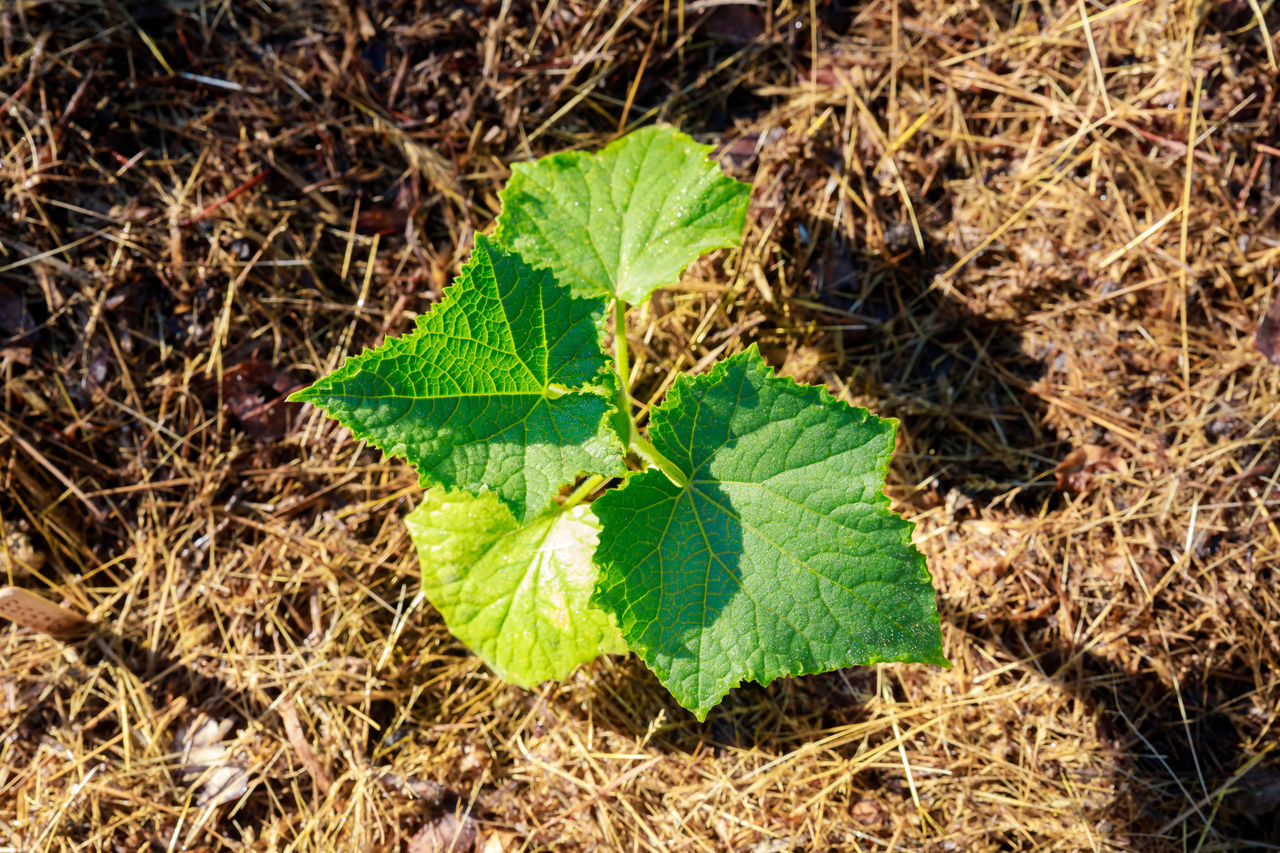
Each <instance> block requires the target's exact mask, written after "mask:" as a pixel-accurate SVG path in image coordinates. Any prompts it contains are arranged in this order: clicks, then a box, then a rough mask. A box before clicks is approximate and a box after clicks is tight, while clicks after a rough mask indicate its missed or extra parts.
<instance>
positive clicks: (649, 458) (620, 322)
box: [574, 299, 689, 495]
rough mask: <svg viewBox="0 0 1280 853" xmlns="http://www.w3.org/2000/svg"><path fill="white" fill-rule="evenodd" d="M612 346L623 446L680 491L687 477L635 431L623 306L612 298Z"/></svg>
mask: <svg viewBox="0 0 1280 853" xmlns="http://www.w3.org/2000/svg"><path fill="white" fill-rule="evenodd" d="M613 344H614V360H615V366H616V367H617V370H618V381H619V382H620V383H621V386H620V387H621V389H622V394H621V397H622V405H624V406H626V412H627V426H628V427H629V428H630V431H631V435H629V436H626V437H625V438H626V440H625V441H624V442H623V443H624V444H625V445H626V446H627V448H628V449H632V448H634V449H635V451H636V452H637V453H639V454H640V456H641V457H642V458H643V459H644V460H645V461H646V462H648V463H649V464H650V465H652V466H653V467H655V468H657V469H658V470H659V471H661V472H662V473H663V474H665V475H666V476H667V479H668V480H670V481H671V482H673V483H675V484H676V485H677V486H680V487H681V488H684V487H685V486H687V485H689V478H688V477H686V476H685V475H684V472H683V471H681V470H680V469H679V468H677V467H676V465H675V463H673V462H672V461H671V460H670V459H668V458H667V457H665V456H663V455H662V454H661V453H659V452H658V448H656V447H654V446H653V443H652V442H651V441H649V439H647V438H645V437H644V436H643V435H641V434H640V430H639V429H637V428H636V422H635V418H634V417H633V416H632V413H631V411H632V408H633V406H632V402H633V401H632V399H631V367H630V365H629V364H627V306H626V303H624V302H623V301H622V300H621V299H615V300H614V302H613ZM574 494H575V495H576V494H577V493H576V492H575V493H574Z"/></svg>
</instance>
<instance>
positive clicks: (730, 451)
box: [593, 347, 948, 719]
mask: <svg viewBox="0 0 1280 853" xmlns="http://www.w3.org/2000/svg"><path fill="white" fill-rule="evenodd" d="M895 429H896V422H895V421H886V420H881V419H879V418H876V417H874V416H872V415H871V414H869V413H868V412H867V411H866V410H865V409H857V408H854V407H852V406H849V405H846V404H844V403H841V402H839V401H837V400H835V399H833V398H832V397H831V395H830V394H828V393H827V392H826V391H825V390H824V389H822V388H816V387H810V386H804V385H798V384H796V383H795V382H793V381H791V380H789V379H782V378H778V377H775V376H774V375H773V371H772V370H771V369H770V368H769V367H768V366H767V365H765V363H764V361H763V359H761V357H760V354H759V353H758V352H757V351H756V350H755V348H754V347H752V348H751V349H750V350H748V351H747V352H745V353H742V354H740V355H737V356H734V357H733V358H731V359H729V360H728V361H725V362H722V363H721V364H719V365H717V366H716V367H715V368H714V369H713V370H712V371H711V372H710V373H709V374H706V375H704V376H700V377H697V378H693V379H690V378H687V377H680V378H679V379H677V380H676V382H675V384H674V385H673V386H672V389H671V393H670V394H669V395H668V397H667V399H666V400H665V401H663V403H662V404H661V405H660V406H658V407H657V408H656V409H654V411H653V413H652V420H651V436H652V441H653V444H654V445H655V446H656V447H657V448H658V450H659V451H660V452H661V453H662V454H663V455H665V456H666V457H667V458H668V459H669V460H670V461H671V462H673V463H674V464H675V466H676V467H678V468H679V469H680V471H681V472H682V473H683V474H684V475H685V476H686V477H687V478H688V481H689V482H688V485H686V486H683V487H682V486H678V485H676V484H674V483H672V482H671V481H670V480H669V479H667V478H666V477H665V476H663V475H662V474H660V473H658V472H656V471H650V472H646V473H644V474H639V475H636V476H633V477H632V478H631V479H630V481H629V482H628V483H627V485H626V486H625V487H624V488H622V489H619V490H617V491H614V492H610V493H608V494H606V495H604V496H603V497H601V498H599V499H598V500H597V501H596V502H595V503H594V504H593V508H594V509H595V511H596V514H597V515H598V516H599V518H600V521H601V524H602V526H603V530H602V532H601V536H600V547H599V548H598V549H597V562H598V563H599V564H600V566H601V577H600V582H599V584H598V587H597V592H596V597H595V599H594V600H595V601H597V602H599V604H600V605H601V606H602V607H604V608H605V609H606V610H608V611H610V612H612V613H613V614H614V615H615V616H616V617H617V619H618V626H619V628H620V630H621V631H622V636H623V638H624V639H625V640H626V641H627V644H628V645H629V646H630V647H631V648H632V649H633V650H634V651H636V652H637V653H638V654H639V655H640V656H641V657H642V658H644V660H645V662H646V663H647V664H648V665H649V667H650V668H651V669H652V670H653V671H654V672H655V673H656V674H657V676H658V678H659V679H660V680H661V681H662V683H663V684H664V685H666V687H667V689H669V690H670V691H671V692H672V694H673V695H674V696H675V698H676V700H677V701H679V702H680V704H682V705H684V706H685V707H686V708H689V709H690V710H692V711H693V712H694V713H695V714H696V715H697V716H698V717H699V718H700V719H701V718H705V716H706V714H707V711H708V710H709V709H710V708H711V707H712V706H713V705H715V704H716V703H717V702H718V701H719V700H720V699H721V698H722V697H723V696H724V695H725V693H727V692H728V691H729V690H730V689H732V688H733V687H734V686H736V685H737V684H739V683H740V682H742V681H743V680H746V679H751V680H755V681H759V682H760V683H762V684H767V683H768V682H770V681H772V680H773V679H775V678H778V677H780V676H785V675H799V674H802V673H813V672H825V671H827V670H831V669H836V668H839V667H844V666H849V665H851V664H870V663H876V662H878V661H921V662H925V663H933V664H939V665H948V664H947V661H946V658H944V657H943V654H942V646H941V635H940V633H939V627H938V611H937V604H936V601H935V597H934V591H933V586H932V583H931V579H930V576H929V571H928V568H927V567H926V565H925V560H924V556H923V555H922V554H921V553H920V552H919V551H917V550H916V549H915V548H914V547H913V546H912V544H911V529H912V527H913V525H912V524H910V523H909V522H907V521H905V520H903V519H902V518H900V517H899V516H897V515H895V514H894V513H893V512H891V511H890V509H889V501H888V499H887V498H886V497H885V496H884V493H883V488H884V481H885V474H886V471H887V469H888V464H889V457H890V454H891V453H892V451H893V439H894V432H895Z"/></svg>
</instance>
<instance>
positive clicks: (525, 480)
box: [289, 236, 625, 521]
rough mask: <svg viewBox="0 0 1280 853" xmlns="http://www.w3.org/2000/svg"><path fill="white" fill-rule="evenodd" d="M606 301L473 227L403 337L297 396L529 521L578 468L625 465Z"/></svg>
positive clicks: (608, 469) (450, 483)
mask: <svg viewBox="0 0 1280 853" xmlns="http://www.w3.org/2000/svg"><path fill="white" fill-rule="evenodd" d="M602 310H603V303H602V302H601V301H600V300H598V299H577V298H573V297H571V296H570V294H569V290H568V288H566V287H565V286H563V285H561V284H558V283H557V282H556V281H555V279H554V278H552V276H551V273H550V272H548V271H547V270H534V269H531V268H530V267H529V266H528V265H527V264H525V263H524V261H523V260H521V258H520V256H519V255H516V254H513V253H511V252H509V251H508V250H506V249H503V248H501V247H499V246H496V245H494V244H493V243H492V242H491V241H490V240H489V239H488V238H486V237H483V236H481V237H477V238H476V245H475V249H474V251H473V252H472V254H471V259H470V260H469V261H468V262H467V265H466V266H465V267H463V269H462V274H461V275H460V276H459V277H458V279H457V281H456V282H454V284H453V285H452V286H450V287H449V288H448V290H447V291H446V292H445V297H444V300H443V301H442V302H441V303H440V304H439V305H437V306H436V307H435V309H434V310H432V311H431V312H429V313H428V314H426V315H424V316H422V317H419V318H418V326H417V328H416V329H415V330H414V331H412V332H410V333H409V334H407V335H405V336H404V337H402V338H392V339H389V340H387V341H386V342H385V343H383V344H382V345H381V346H379V347H377V348H376V349H372V350H366V351H365V352H363V353H361V354H360V355H358V356H355V357H353V358H349V359H347V361H346V362H345V363H344V364H343V365H342V367H340V368H338V369H337V370H336V371H334V372H333V373H331V374H329V375H328V376H325V377H323V378H321V379H320V380H319V381H318V382H316V383H315V384H314V385H312V386H311V387H309V388H306V389H303V390H302V391H299V392H297V393H295V394H294V395H293V396H292V397H290V398H289V399H291V400H301V401H306V402H310V403H314V404H315V405H317V406H319V407H320V408H322V409H324V410H325V411H326V412H328V413H329V414H330V415H331V416H332V417H334V418H337V419H338V420H339V421H341V422H342V423H343V424H345V425H346V426H347V427H349V428H350V429H351V431H352V432H353V433H354V434H355V435H356V436H357V437H359V438H364V439H367V440H368V441H369V442H370V443H371V444H373V445H374V446H375V447H378V448H380V449H381V450H383V451H384V452H386V453H388V454H391V455H392V456H403V457H404V458H406V459H408V460H409V461H410V462H411V463H413V465H414V466H415V467H416V468H417V469H418V474H419V476H420V477H421V480H422V484H423V485H424V486H425V485H428V484H430V483H439V484H441V485H444V486H447V487H450V488H462V489H465V490H467V491H469V492H472V493H478V492H481V491H483V490H491V491H493V492H494V493H495V494H497V495H498V496H499V497H500V498H502V500H503V501H505V502H506V503H507V505H508V506H510V507H511V509H512V511H513V512H514V514H515V516H516V518H518V519H520V520H521V521H526V520H528V519H530V518H532V517H533V516H535V515H537V514H538V513H539V512H541V511H542V510H543V509H545V508H546V507H547V505H548V504H549V503H550V501H551V498H552V497H553V496H554V495H555V493H556V491H557V490H558V489H559V488H560V487H561V486H562V485H564V484H565V483H568V482H571V481H573V480H574V479H575V478H576V477H577V476H578V474H580V473H583V472H590V473H595V474H605V475H614V474H620V473H622V472H623V471H624V470H625V468H624V465H623V460H622V448H621V446H620V444H619V442H618V439H617V437H616V436H615V435H614V434H613V431H612V429H611V428H610V427H609V425H608V424H607V423H606V416H607V415H608V413H609V412H610V411H611V409H612V406H613V403H612V397H611V392H610V389H609V388H607V387H604V386H602V385H601V384H600V383H599V382H598V379H599V378H600V377H602V376H604V375H606V372H607V371H608V369H609V368H608V360H607V358H606V356H605V354H604V352H603V351H602V350H601V348H600V332H599V329H598V318H599V316H600V313H601V312H602Z"/></svg>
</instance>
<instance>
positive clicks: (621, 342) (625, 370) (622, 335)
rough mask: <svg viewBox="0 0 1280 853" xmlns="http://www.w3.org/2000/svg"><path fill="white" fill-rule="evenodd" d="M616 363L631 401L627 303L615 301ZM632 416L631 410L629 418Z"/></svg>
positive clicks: (614, 338) (628, 398) (614, 344)
mask: <svg viewBox="0 0 1280 853" xmlns="http://www.w3.org/2000/svg"><path fill="white" fill-rule="evenodd" d="M613 346H614V362H615V363H616V365H617V367H618V379H620V380H621V381H622V393H623V394H624V395H626V398H627V400H628V401H630V400H631V370H630V366H629V365H628V364H627V303H625V302H623V301H622V300H621V299H615V300H613ZM630 416H631V412H630V410H628V411H627V417H630Z"/></svg>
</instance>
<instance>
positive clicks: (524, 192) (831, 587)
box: [291, 126, 949, 719]
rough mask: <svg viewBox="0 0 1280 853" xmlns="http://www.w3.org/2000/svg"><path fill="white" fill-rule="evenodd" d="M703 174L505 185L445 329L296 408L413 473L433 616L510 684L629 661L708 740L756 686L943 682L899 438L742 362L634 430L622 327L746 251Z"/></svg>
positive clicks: (659, 171) (652, 154) (674, 161)
mask: <svg viewBox="0 0 1280 853" xmlns="http://www.w3.org/2000/svg"><path fill="white" fill-rule="evenodd" d="M708 151H709V146H703V145H698V144H696V143H695V142H694V141H693V140H692V139H690V138H689V137H688V136H686V135H684V134H683V133H680V132H679V131H676V130H674V129H672V128H669V127H663V126H658V127H649V128H646V129H644V130H640V131H636V132H635V133H632V134H630V135H628V136H626V137H624V138H622V139H620V140H618V141H616V142H614V143H613V144H611V145H609V146H607V147H606V148H604V149H603V150H601V151H600V152H598V153H596V154H583V153H580V152H572V153H562V154H555V155H552V156H550V157H544V158H543V159H541V160H539V161H537V162H536V163H531V164H518V165H516V166H515V167H514V169H513V172H514V174H513V175H512V177H511V180H510V182H509V183H508V184H507V186H506V188H505V189H504V190H503V191H502V193H501V194H500V198H501V202H502V212H501V214H500V215H499V216H498V222H497V228H496V230H495V233H494V236H493V237H491V238H490V237H484V236H479V237H477V238H476V243H475V248H474V250H473V251H472V253H471V258H470V259H469V261H468V262H467V264H466V265H465V266H464V267H463V269H462V272H461V274H460V275H459V276H458V278H457V280H456V281H455V282H454V283H453V284H452V285H451V286H450V287H449V288H448V289H447V290H446V292H445V295H444V298H443V300H442V301H441V302H440V304H439V305H437V306H435V307H434V308H433V309H432V310H431V311H430V312H429V313H427V314H426V315H424V316H422V317H420V318H418V323H417V327H416V328H415V329H414V330H413V331H412V332H410V333H409V334H407V335H405V336H404V337H401V338H397V339H390V340H387V341H386V342H385V343H383V344H382V345H381V346H379V347H377V348H375V349H372V350H366V351H365V352H363V353H361V354H360V355H358V356H355V357H352V358H349V359H348V360H347V361H346V362H345V363H344V364H343V365H342V366H341V367H340V368H339V369H338V370H336V371H334V372H333V373H331V374H329V375H328V376H325V377H323V378H321V379H320V380H319V381H317V382H316V383H315V384H314V385H312V386H311V387H309V388H306V389H304V390H302V391H299V392H298V393H296V394H294V395H293V397H292V398H291V399H293V400H298V401H306V402H309V403H313V404H315V405H316V406H319V407H320V408H322V409H323V410H324V411H326V412H327V413H328V414H329V415H330V416H332V417H334V418H336V419H337V420H338V421H340V422H341V423H343V424H344V425H346V426H347V427H349V428H350V429H351V431H352V432H353V433H354V434H355V435H356V436H358V437H360V438H363V439H366V440H368V441H369V443H371V444H373V445H374V446H375V447H378V448H380V449H381V450H382V451H383V452H384V453H387V454H389V455H392V456H400V457H403V458H405V459H407V460H409V462H410V463H412V464H413V466H414V467H415V468H416V469H417V471H418V474H419V475H420V478H421V482H422V485H423V486H424V487H425V489H426V493H425V495H424V496H423V500H422V502H421V504H420V505H419V506H418V507H417V509H415V510H414V511H413V512H411V513H410V514H409V515H408V517H407V518H406V522H407V523H408V527H409V532H410V535H411V538H412V540H413V542H414V545H415V546H416V548H417V551H418V557H419V560H420V562H421V565H422V580H423V591H424V592H425V594H426V597H427V598H428V599H429V600H430V601H431V603H432V604H433V605H434V606H435V607H436V609H437V610H438V611H439V612H440V613H441V615H442V616H443V617H444V620H445V622H446V623H447V624H448V626H449V629H450V630H451V631H453V633H454V634H455V635H456V636H457V637H458V638H459V639H460V640H462V642H464V643H465V644H466V645H467V646H469V647H470V648H471V649H472V650H473V651H474V652H475V653H476V654H478V655H479V656H480V657H481V658H483V659H484V661H485V662H486V663H487V664H488V665H489V666H490V667H491V668H492V669H493V671H494V672H495V673H497V674H498V675H499V676H500V677H501V678H503V679H505V680H507V681H509V682H512V683H514V684H517V685H520V686H522V687H531V686H533V685H535V684H538V683H540V682H542V681H545V680H547V679H553V678H563V677H565V676H566V675H568V674H569V672H570V671H572V670H573V668H574V667H576V666H577V665H578V664H581V663H584V662H586V661H590V660H592V659H593V658H595V657H596V656H597V655H599V654H601V653H622V652H625V651H627V650H628V649H629V650H631V651H634V652H636V653H637V654H638V655H639V656H640V657H641V658H642V659H643V660H644V662H645V663H646V664H648V666H649V667H650V669H652V670H653V671H654V673H656V674H657V677H658V679H659V680H660V681H661V682H662V683H663V685H665V686H666V687H667V689H668V690H670V691H671V693H672V695H674V696H675V698H676V700H677V701H678V702H679V703H680V704H681V705H683V706H684V707H685V708H688V709H690V710H691V711H693V712H694V714H696V715H697V717H698V718H699V719H705V717H706V715H707V712H708V711H709V710H710V709H711V708H712V707H713V706H714V705H715V704H716V703H717V702H719V701H720V699H722V698H723V697H724V696H725V694H726V693H728V691H729V690H731V689H733V688H734V687H735V686H737V685H738V684H740V683H741V682H743V681H744V680H754V681H758V682H760V683H762V684H767V683H769V682H770V681H772V680H773V679H775V678H778V677H779V676H791V675H800V674H804V673H815V672H826V671H828V670H832V669H837V668H839V667H844V666H850V665H853V664H871V663H876V662H879V661H920V662H925V663H931V664H937V665H940V666H949V663H948V662H947V660H946V658H945V657H944V656H943V654H942V645H941V634H940V631H939V624H938V610H937V604H936V601H935V598H934V591H933V586H932V581H931V578H930V576H929V571H928V568H927V567H926V565H925V560H924V556H923V555H922V554H921V553H920V552H919V551H917V550H916V549H915V547H913V546H912V544H911V529H912V526H913V525H912V524H911V523H909V522H907V521H905V520H903V519H902V518H900V517H899V516H897V515H895V514H894V513H893V512H892V511H891V510H890V508H889V501H888V499H887V498H886V497H885V496H884V493H883V488H884V484H885V475H886V472H887V470H888V465H889V458H890V455H891V454H892V452H893V444H894V433H895V430H896V428H897V421H894V420H885V419H881V418H878V417H875V416H874V415H871V414H870V413H868V412H867V411H866V410H865V409H860V408H855V407H853V406H850V405H847V404H846V403H843V402H841V401H839V400H836V399H834V398H833V397H832V396H831V395H830V394H828V393H827V392H826V390H825V389H822V388H818V387H811V386H807V385H800V384H797V383H796V382H794V381H792V380H790V379H785V378H781V377H778V376H775V375H774V373H773V371H772V370H771V369H770V368H769V367H768V366H767V365H766V364H765V362H764V360H763V359H762V358H761V356H760V353H759V352H758V351H757V349H756V348H755V346H754V345H753V346H751V347H749V348H748V349H746V350H745V351H744V352H742V353H740V354H738V355H735V356H733V357H732V358H729V359H727V360H725V361H722V362H720V363H719V364H717V365H716V366H715V367H713V368H712V369H711V370H710V371H709V372H707V373H705V374H703V375H701V376H692V377H691V376H680V377H678V378H677V379H676V380H675V383H674V384H673V385H672V387H671V390H670V391H669V393H668V394H667V396H666V399H665V400H663V402H662V403H661V404H659V405H657V406H655V407H654V408H653V409H652V410H651V411H650V414H649V424H648V435H647V436H646V435H645V434H644V433H643V432H641V430H640V429H639V428H637V426H636V424H635V421H634V419H633V414H634V411H635V405H634V402H633V400H632V399H631V396H630V393H629V392H630V376H629V373H628V360H627V339H626V311H627V309H628V307H630V306H634V305H637V304H640V303H643V302H644V301H645V300H646V299H648V298H649V295H650V294H651V293H652V292H653V291H654V290H655V289H656V288H658V287H661V286H663V285H667V284H672V283H674V282H675V281H676V280H677V279H678V278H679V276H680V273H681V272H682V271H683V270H684V268H685V267H686V266H687V265H688V264H690V263H691V262H692V261H694V260H695V259H696V258H697V257H698V256H699V255H701V254H703V253H704V252H707V251H710V250H712V249H715V248H720V247H729V246H736V245H737V244H738V243H739V241H740V239H741V235H742V229H743V224H744V221H745V216H746V209H747V200H748V192H749V188H748V186H747V185H745V184H742V183H739V182H738V181H735V180H732V179H730V178H728V177H726V176H725V175H724V174H722V173H721V171H720V169H719V168H718V167H717V166H716V165H715V164H714V163H713V162H711V161H710V160H709V159H708V156H707V154H708ZM610 315H611V317H612V321H613V332H614V351H613V357H612V359H611V358H610V357H609V354H608V353H607V351H606V349H605V347H604V344H603V341H604V337H605V332H606V326H607V325H608V320H609V319H610ZM633 454H634V455H633ZM629 458H630V459H633V460H634V459H639V460H641V462H640V464H641V465H642V466H643V467H645V469H646V470H639V471H632V470H629V469H628V464H627V460H628V459H629ZM612 481H616V482H617V483H618V487H617V488H615V489H612V490H610V491H606V492H605V493H604V494H603V495H602V496H600V497H598V498H596V500H595V501H594V502H592V503H590V504H588V503H587V499H588V498H589V497H590V496H591V495H593V494H595V493H596V492H597V491H599V490H600V488H601V487H602V486H604V485H606V484H607V483H610V482H612ZM570 484H577V487H576V488H574V489H573V490H572V491H570V492H569V494H568V496H567V497H565V498H563V499H559V496H560V495H561V494H562V493H563V492H564V491H565V487H566V486H569V485H570Z"/></svg>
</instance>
